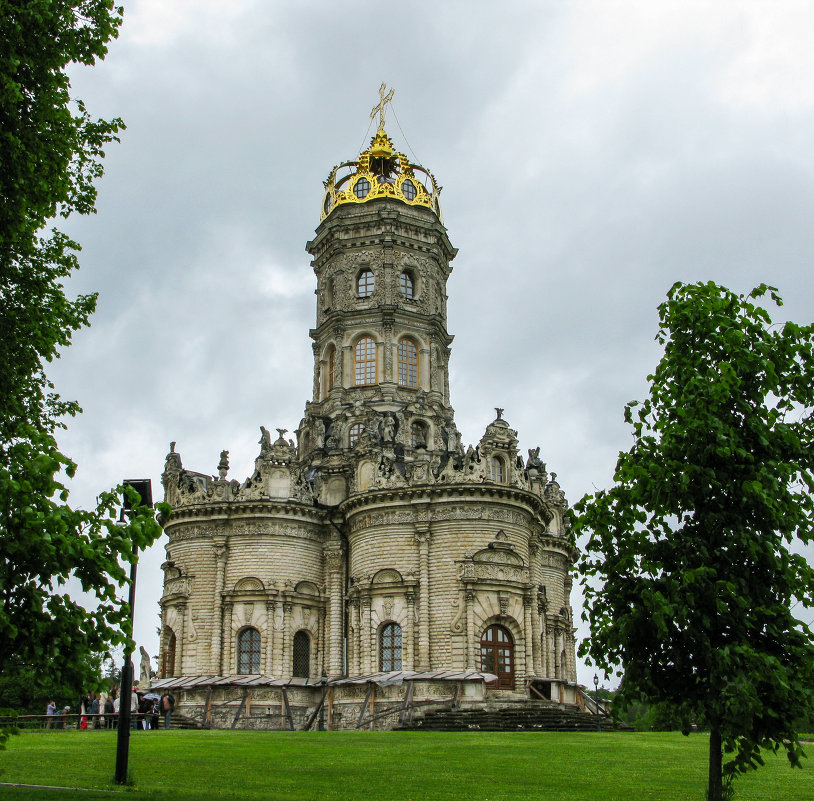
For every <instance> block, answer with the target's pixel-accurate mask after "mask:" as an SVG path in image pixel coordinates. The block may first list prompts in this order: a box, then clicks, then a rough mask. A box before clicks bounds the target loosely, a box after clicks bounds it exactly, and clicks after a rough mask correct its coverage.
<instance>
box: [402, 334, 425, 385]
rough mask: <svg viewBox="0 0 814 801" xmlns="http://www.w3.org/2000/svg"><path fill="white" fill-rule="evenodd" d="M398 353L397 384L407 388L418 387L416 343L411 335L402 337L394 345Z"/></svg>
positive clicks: (417, 351)
mask: <svg viewBox="0 0 814 801" xmlns="http://www.w3.org/2000/svg"><path fill="white" fill-rule="evenodd" d="M396 353H397V354H398V374H397V378H398V385H399V386H400V387H407V388H408V389H418V386H419V378H420V375H419V368H418V353H419V349H418V343H417V342H416V341H415V340H414V339H412V338H411V337H402V338H401V339H399V341H398V345H397V347H396Z"/></svg>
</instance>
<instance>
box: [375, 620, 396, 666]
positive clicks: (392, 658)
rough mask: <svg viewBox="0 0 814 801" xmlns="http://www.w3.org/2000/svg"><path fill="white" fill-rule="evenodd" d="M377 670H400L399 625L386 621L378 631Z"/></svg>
mask: <svg viewBox="0 0 814 801" xmlns="http://www.w3.org/2000/svg"><path fill="white" fill-rule="evenodd" d="M379 670H381V671H382V672H383V673H387V672H389V671H391V670H401V626H399V624H398V623H388V624H387V625H386V626H382V630H381V631H380V632H379Z"/></svg>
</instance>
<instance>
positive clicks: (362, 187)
mask: <svg viewBox="0 0 814 801" xmlns="http://www.w3.org/2000/svg"><path fill="white" fill-rule="evenodd" d="M369 192H370V181H368V180H367V178H360V179H359V180H358V181H357V182H356V183H355V184H354V185H353V194H354V195H356V197H358V198H359V200H361V199H362V198H364V197H367V196H368V193H369Z"/></svg>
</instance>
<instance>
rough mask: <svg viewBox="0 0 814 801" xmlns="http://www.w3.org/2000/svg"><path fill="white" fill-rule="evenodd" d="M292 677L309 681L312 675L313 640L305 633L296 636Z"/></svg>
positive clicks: (300, 632) (299, 632)
mask: <svg viewBox="0 0 814 801" xmlns="http://www.w3.org/2000/svg"><path fill="white" fill-rule="evenodd" d="M292 658H293V664H292V670H291V675H292V676H299V677H300V678H303V679H307V678H308V677H309V676H310V675H311V638H310V637H309V636H308V633H307V632H305V631H298V632H297V633H296V634H295V635H294V648H293V654H292Z"/></svg>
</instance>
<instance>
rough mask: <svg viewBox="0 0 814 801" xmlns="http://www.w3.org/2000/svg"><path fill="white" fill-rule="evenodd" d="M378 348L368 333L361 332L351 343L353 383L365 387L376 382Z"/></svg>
mask: <svg viewBox="0 0 814 801" xmlns="http://www.w3.org/2000/svg"><path fill="white" fill-rule="evenodd" d="M378 372H379V349H378V347H377V345H376V340H375V339H374V338H373V337H372V336H370V334H363V335H362V336H360V337H359V339H357V340H356V342H355V343H354V345H353V385H354V386H355V387H367V386H372V385H373V384H375V383H376V379H377V376H378Z"/></svg>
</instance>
